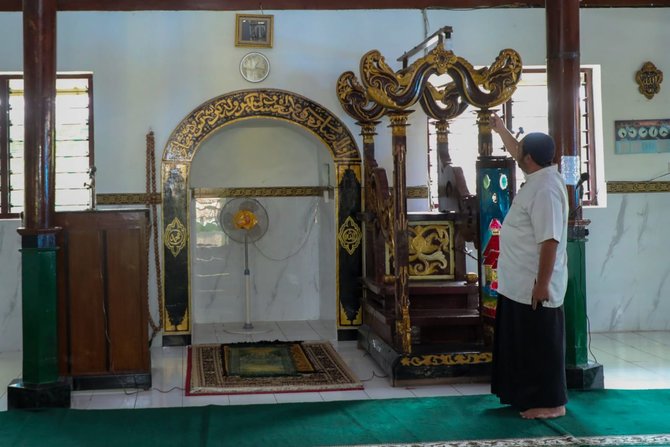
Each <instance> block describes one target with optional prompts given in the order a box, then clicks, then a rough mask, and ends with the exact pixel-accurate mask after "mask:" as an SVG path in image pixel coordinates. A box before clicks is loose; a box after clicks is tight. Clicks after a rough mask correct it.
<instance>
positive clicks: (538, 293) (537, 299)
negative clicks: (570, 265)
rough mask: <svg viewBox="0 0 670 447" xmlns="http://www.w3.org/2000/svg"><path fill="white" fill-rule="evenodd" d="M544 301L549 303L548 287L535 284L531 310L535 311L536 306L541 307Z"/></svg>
mask: <svg viewBox="0 0 670 447" xmlns="http://www.w3.org/2000/svg"><path fill="white" fill-rule="evenodd" d="M545 301H549V286H548V285H540V284H538V283H535V285H534V286H533V294H532V298H531V306H532V307H533V310H535V309H537V305H538V304H539V305H540V306H542V303H543V302H545Z"/></svg>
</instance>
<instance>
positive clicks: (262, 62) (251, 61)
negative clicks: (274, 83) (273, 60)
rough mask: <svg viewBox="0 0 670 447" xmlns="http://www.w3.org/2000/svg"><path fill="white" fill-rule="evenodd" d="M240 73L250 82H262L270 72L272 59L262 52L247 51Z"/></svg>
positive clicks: (241, 62)
mask: <svg viewBox="0 0 670 447" xmlns="http://www.w3.org/2000/svg"><path fill="white" fill-rule="evenodd" d="M240 73H241V74H242V77H243V78H244V79H246V80H247V81H249V82H261V81H262V80H264V79H265V78H267V77H268V74H270V61H269V60H268V58H267V57H265V55H264V54H262V53H256V52H252V53H247V54H245V55H244V57H243V58H242V61H240Z"/></svg>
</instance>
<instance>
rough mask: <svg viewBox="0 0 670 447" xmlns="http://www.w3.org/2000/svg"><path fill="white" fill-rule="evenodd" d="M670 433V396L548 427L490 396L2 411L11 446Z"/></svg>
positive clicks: (579, 406)
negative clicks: (521, 414)
mask: <svg viewBox="0 0 670 447" xmlns="http://www.w3.org/2000/svg"><path fill="white" fill-rule="evenodd" d="M668 433H670V390H641V391H628V390H626V391H624V390H601V391H590V392H572V393H570V403H569V404H568V414H567V415H566V416H565V417H563V418H560V419H555V420H550V421H535V420H531V421H528V420H523V419H521V418H520V417H519V416H518V414H517V412H515V411H513V410H512V409H510V408H509V407H501V406H500V405H499V404H498V402H497V399H496V398H495V397H493V396H491V395H484V396H462V397H434V398H421V399H390V400H361V401H341V402H321V403H302V404H280V405H243V406H207V407H193V408H160V409H146V410H64V409H53V410H41V411H11V412H3V413H0V446H13V447H19V446H49V447H60V446H63V447H65V446H67V447H76V446H86V447H104V446H114V447H117V446H157V447H158V446H160V447H169V446H180V447H182V446H253V447H261V446H263V447H264V446H272V447H277V446H287V447H289V446H290V447H301V446H324V445H385V446H387V445H395V444H402V443H409V444H410V445H424V444H421V443H422V442H425V443H430V444H426V445H430V446H456V445H459V446H465V445H468V446H473V447H474V446H480V445H486V446H493V445H496V446H508V445H509V446H511V445H514V446H521V445H523V446H534V445H543V446H549V445H563V446H565V445H571V446H578V445H579V446H583V445H608V446H612V445H670V435H668ZM662 434H665V436H664V437H663V436H657V437H655V438H654V437H651V436H645V437H630V436H629V435H662ZM604 436H607V437H606V438H603V437H604ZM616 436H624V437H625V438H616ZM587 437H588V439H586V440H585V438H587ZM511 438H516V439H517V441H515V442H502V441H498V442H497V443H492V442H485V443H483V442H469V443H462V442H460V443H455V442H453V441H458V440H461V441H463V440H471V441H472V440H494V439H498V440H500V439H508V440H509V439H511ZM528 438H534V439H533V440H527V439H528ZM520 439H526V440H525V441H521V440H520Z"/></svg>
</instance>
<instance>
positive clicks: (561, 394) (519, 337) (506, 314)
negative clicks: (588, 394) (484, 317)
mask: <svg viewBox="0 0 670 447" xmlns="http://www.w3.org/2000/svg"><path fill="white" fill-rule="evenodd" d="M491 392H492V393H493V394H495V395H496V396H498V397H499V398H500V402H501V403H502V404H508V405H512V406H514V407H516V408H517V409H519V410H520V411H525V410H527V409H529V408H552V407H558V406H561V405H565V404H566V403H567V401H568V396H567V391H566V382H565V323H564V318H563V306H561V307H558V308H551V307H543V306H539V305H538V307H537V309H535V310H533V309H532V307H531V306H529V305H527V304H521V303H517V302H516V301H512V300H510V299H509V298H507V297H505V296H503V295H499V297H498V306H497V308H496V322H495V334H494V339H493V374H492V377H491Z"/></svg>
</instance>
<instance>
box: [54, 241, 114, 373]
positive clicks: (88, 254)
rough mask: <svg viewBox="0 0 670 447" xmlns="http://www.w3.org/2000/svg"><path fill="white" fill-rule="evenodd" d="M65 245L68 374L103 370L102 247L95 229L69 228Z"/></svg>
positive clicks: (104, 353) (103, 306)
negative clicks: (67, 298)
mask: <svg viewBox="0 0 670 447" xmlns="http://www.w3.org/2000/svg"><path fill="white" fill-rule="evenodd" d="M64 239H65V242H66V244H67V246H66V247H64V249H65V250H66V259H67V260H66V262H67V284H66V287H67V295H68V297H69V300H68V301H69V302H68V303H67V308H68V314H69V315H68V317H69V318H68V319H69V322H70V324H69V325H68V328H67V329H68V330H67V332H68V339H69V351H70V352H69V354H70V355H69V366H70V368H69V369H70V373H71V374H72V375H78V374H102V373H105V372H106V371H107V341H106V336H107V333H108V328H107V318H106V316H105V313H106V307H107V304H106V303H105V295H104V283H105V278H104V272H103V271H102V265H103V259H104V246H103V241H102V238H101V234H100V232H99V231H98V229H96V228H92V229H84V228H76V229H74V228H73V229H70V230H69V231H68V232H67V234H66V235H65V238H64Z"/></svg>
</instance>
